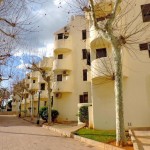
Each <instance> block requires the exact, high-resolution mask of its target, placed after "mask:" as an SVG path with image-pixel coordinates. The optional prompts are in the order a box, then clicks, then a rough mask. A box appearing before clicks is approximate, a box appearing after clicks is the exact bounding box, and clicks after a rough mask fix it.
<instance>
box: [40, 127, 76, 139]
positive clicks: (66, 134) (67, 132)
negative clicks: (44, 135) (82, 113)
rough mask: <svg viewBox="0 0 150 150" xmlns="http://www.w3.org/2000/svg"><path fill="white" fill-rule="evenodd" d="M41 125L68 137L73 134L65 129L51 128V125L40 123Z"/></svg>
mask: <svg viewBox="0 0 150 150" xmlns="http://www.w3.org/2000/svg"><path fill="white" fill-rule="evenodd" d="M42 127H43V128H45V129H48V130H51V131H54V132H57V133H58V134H59V135H61V136H65V137H69V138H71V137H72V136H73V134H72V133H71V132H69V131H67V130H61V129H56V128H53V127H51V126H47V125H42Z"/></svg>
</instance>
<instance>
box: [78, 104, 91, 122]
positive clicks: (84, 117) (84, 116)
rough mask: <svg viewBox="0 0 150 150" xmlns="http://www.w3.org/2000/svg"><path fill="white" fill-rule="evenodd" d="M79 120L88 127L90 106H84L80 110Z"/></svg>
mask: <svg viewBox="0 0 150 150" xmlns="http://www.w3.org/2000/svg"><path fill="white" fill-rule="evenodd" d="M79 119H80V121H81V122H83V123H86V125H88V122H89V113H88V106H82V107H80V109H79Z"/></svg>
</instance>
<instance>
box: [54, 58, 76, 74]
mask: <svg viewBox="0 0 150 150" xmlns="http://www.w3.org/2000/svg"><path fill="white" fill-rule="evenodd" d="M72 66H73V64H72V57H71V56H70V55H69V56H67V57H65V58H64V59H55V60H54V62H53V71H62V70H72Z"/></svg>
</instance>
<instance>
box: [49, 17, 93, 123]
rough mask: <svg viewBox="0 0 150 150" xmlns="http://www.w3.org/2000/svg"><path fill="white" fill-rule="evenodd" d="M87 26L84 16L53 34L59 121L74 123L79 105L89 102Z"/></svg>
mask: <svg viewBox="0 0 150 150" xmlns="http://www.w3.org/2000/svg"><path fill="white" fill-rule="evenodd" d="M87 27H88V26H87V23H86V20H85V18H84V16H75V17H72V18H71V21H70V23H69V24H67V25H66V26H65V27H63V28H61V29H60V30H58V31H57V32H55V34H54V36H55V42H54V62H53V71H54V82H53V87H52V90H53V94H54V98H53V99H54V106H53V107H54V109H57V110H58V111H59V117H58V121H77V114H78V105H79V103H86V104H87V103H90V102H91V92H90V91H91V90H90V82H88V79H87V72H88V68H89V66H88V64H89V62H88V63H87V61H88V60H87V59H86V51H87V50H86V43H87V39H88V32H86V29H87Z"/></svg>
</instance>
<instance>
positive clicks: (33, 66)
mask: <svg viewBox="0 0 150 150" xmlns="http://www.w3.org/2000/svg"><path fill="white" fill-rule="evenodd" d="M45 65H46V64H45ZM49 65H50V64H49ZM43 67H44V66H43ZM27 69H29V70H32V71H37V72H39V73H40V75H41V76H42V78H43V80H44V81H45V82H46V84H47V96H48V124H51V110H52V106H51V104H52V100H51V97H52V94H51V93H52V89H51V86H52V85H51V83H52V81H53V72H52V71H51V70H48V71H47V72H46V70H45V69H43V68H42V67H40V66H39V63H35V62H32V64H31V67H27Z"/></svg>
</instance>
